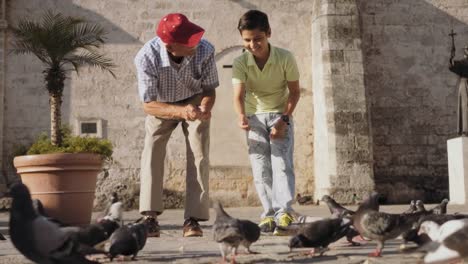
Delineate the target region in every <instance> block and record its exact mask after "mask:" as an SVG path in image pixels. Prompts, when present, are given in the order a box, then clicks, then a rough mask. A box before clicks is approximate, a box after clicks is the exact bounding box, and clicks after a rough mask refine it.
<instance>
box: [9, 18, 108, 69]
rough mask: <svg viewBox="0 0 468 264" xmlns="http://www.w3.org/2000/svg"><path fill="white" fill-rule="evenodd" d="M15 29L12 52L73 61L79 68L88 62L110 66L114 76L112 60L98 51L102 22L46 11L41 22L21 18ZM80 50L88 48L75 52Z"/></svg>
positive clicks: (49, 61)
mask: <svg viewBox="0 0 468 264" xmlns="http://www.w3.org/2000/svg"><path fill="white" fill-rule="evenodd" d="M12 31H13V34H14V35H15V37H16V39H15V41H14V43H13V45H14V49H13V53H16V54H27V53H32V54H34V55H35V56H36V57H38V58H39V59H40V60H41V61H43V62H44V63H46V64H48V65H59V66H60V67H62V66H64V65H65V64H71V65H72V67H73V68H74V70H76V71H78V69H79V68H80V67H81V66H84V65H86V64H88V65H91V66H96V67H100V68H102V69H104V70H108V71H109V72H110V73H111V74H112V75H113V76H114V77H115V75H114V73H113V72H112V70H111V69H112V68H114V67H115V65H114V64H113V63H112V61H111V60H110V59H106V58H105V57H104V56H103V55H100V54H98V53H97V52H96V51H95V49H96V48H99V47H100V46H101V45H102V44H103V43H104V36H105V34H106V32H105V30H104V29H103V28H102V27H101V26H100V25H97V24H91V23H87V22H86V21H85V20H83V19H81V18H75V17H70V16H64V15H62V14H60V13H54V12H52V11H47V12H46V13H45V14H44V16H43V17H42V20H41V21H40V22H33V21H29V20H22V21H20V23H19V24H18V27H17V28H14V27H13V28H12ZM79 50H86V51H87V52H86V53H82V54H80V55H76V54H77V52H78V51H79ZM75 59H76V60H77V61H73V60H75Z"/></svg>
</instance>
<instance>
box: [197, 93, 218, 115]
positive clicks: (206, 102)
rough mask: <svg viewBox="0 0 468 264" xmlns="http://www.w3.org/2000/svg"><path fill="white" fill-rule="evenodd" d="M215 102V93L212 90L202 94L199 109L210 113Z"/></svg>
mask: <svg viewBox="0 0 468 264" xmlns="http://www.w3.org/2000/svg"><path fill="white" fill-rule="evenodd" d="M215 100H216V91H215V90H214V89H213V90H209V91H206V92H203V94H202V100H201V103H200V108H201V109H202V110H203V111H204V112H210V111H211V109H212V108H213V105H214V103H215Z"/></svg>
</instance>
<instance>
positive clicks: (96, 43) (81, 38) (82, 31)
mask: <svg viewBox="0 0 468 264" xmlns="http://www.w3.org/2000/svg"><path fill="white" fill-rule="evenodd" d="M105 34H107V33H106V32H105V30H104V28H102V27H101V26H100V25H93V24H88V23H82V24H78V25H76V26H75V27H74V28H73V31H72V35H73V38H72V39H73V42H72V43H71V44H72V47H73V48H75V49H76V48H87V47H94V48H99V47H100V46H101V45H102V44H103V43H104V35H105Z"/></svg>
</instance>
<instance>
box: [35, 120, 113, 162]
mask: <svg viewBox="0 0 468 264" xmlns="http://www.w3.org/2000/svg"><path fill="white" fill-rule="evenodd" d="M61 133H63V134H62V135H63V141H62V144H61V145H60V146H56V145H52V142H51V141H50V138H49V136H48V135H47V134H46V133H42V134H41V135H40V136H39V137H38V138H37V140H36V141H35V142H34V143H33V144H32V146H31V147H30V148H29V150H28V152H27V154H28V155H34V154H50V153H95V154H100V155H102V156H104V157H105V158H106V159H108V160H109V159H111V156H112V143H111V142H110V141H109V140H107V139H100V138H94V137H80V136H73V135H72V134H71V131H70V129H69V128H62V131H61Z"/></svg>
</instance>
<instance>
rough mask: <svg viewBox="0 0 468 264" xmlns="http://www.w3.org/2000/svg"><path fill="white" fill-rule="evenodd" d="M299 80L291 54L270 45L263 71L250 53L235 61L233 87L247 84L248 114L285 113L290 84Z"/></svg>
mask: <svg viewBox="0 0 468 264" xmlns="http://www.w3.org/2000/svg"><path fill="white" fill-rule="evenodd" d="M297 80H299V70H298V68H297V64H296V60H295V59H294V56H293V54H292V53H291V52H289V51H287V50H285V49H281V48H276V47H273V46H272V45H270V57H268V61H267V62H266V64H265V66H264V67H263V70H260V69H259V68H258V66H257V64H256V63H255V59H254V57H253V55H252V53H250V52H248V51H246V52H244V53H243V54H242V55H241V56H239V57H237V58H236V59H234V64H233V67H232V84H239V83H243V84H245V91H246V92H245V93H246V94H245V101H244V103H245V113H246V114H247V115H252V114H260V113H282V112H284V110H285V108H286V102H287V100H288V96H289V90H288V82H291V81H297Z"/></svg>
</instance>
